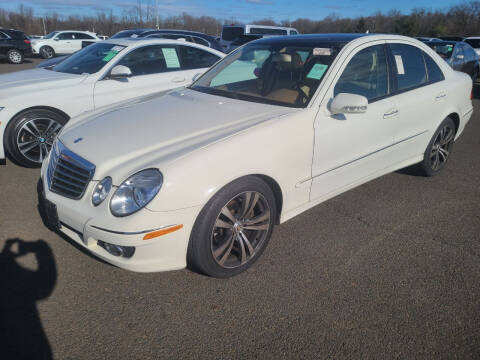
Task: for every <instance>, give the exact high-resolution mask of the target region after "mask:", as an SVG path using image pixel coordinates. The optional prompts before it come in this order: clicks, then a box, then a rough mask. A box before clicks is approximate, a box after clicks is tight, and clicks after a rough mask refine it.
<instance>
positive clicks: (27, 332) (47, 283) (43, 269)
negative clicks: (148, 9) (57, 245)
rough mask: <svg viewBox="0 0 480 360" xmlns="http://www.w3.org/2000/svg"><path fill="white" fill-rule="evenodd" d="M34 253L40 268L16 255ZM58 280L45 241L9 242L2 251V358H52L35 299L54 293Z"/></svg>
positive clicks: (0, 318)
mask: <svg viewBox="0 0 480 360" xmlns="http://www.w3.org/2000/svg"><path fill="white" fill-rule="evenodd" d="M28 254H33V255H34V256H35V257H36V260H37V269H36V270H29V269H26V268H24V267H23V266H21V265H20V264H19V263H18V262H17V258H19V257H21V256H24V255H28ZM56 280H57V269H56V264H55V260H54V257H53V252H52V250H51V248H50V246H49V245H48V244H47V243H46V242H45V241H43V240H37V241H34V242H26V241H24V240H21V239H9V240H7V241H6V243H5V246H4V247H3V250H2V252H1V253H0V359H2V360H9V359H16V360H17V359H18V360H20V359H39V360H40V359H41V360H43V359H52V358H53V356H52V350H51V348H50V344H49V342H48V339H47V337H46V334H45V332H44V330H43V327H42V323H41V321H40V317H39V313H38V310H37V306H36V302H37V301H39V300H42V299H46V298H47V297H48V296H50V294H51V293H52V291H53V289H54V287H55V283H56Z"/></svg>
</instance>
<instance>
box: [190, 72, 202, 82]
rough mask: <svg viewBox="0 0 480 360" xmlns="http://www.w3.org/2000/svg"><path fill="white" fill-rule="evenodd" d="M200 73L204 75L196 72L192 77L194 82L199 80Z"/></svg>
mask: <svg viewBox="0 0 480 360" xmlns="http://www.w3.org/2000/svg"><path fill="white" fill-rule="evenodd" d="M200 75H202V73H196V74H195V75H194V76H193V78H192V83H194V82H195V81H197V80H198V78H199V77H200Z"/></svg>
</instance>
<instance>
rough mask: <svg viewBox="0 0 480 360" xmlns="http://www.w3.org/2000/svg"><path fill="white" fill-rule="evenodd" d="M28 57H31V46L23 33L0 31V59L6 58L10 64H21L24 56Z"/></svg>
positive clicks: (7, 30)
mask: <svg viewBox="0 0 480 360" xmlns="http://www.w3.org/2000/svg"><path fill="white" fill-rule="evenodd" d="M30 55H32V45H31V44H30V40H29V39H28V37H27V35H25V33H23V32H21V31H18V30H11V29H0V58H7V60H8V61H9V62H11V63H12V64H21V63H22V62H23V59H24V58H25V56H30Z"/></svg>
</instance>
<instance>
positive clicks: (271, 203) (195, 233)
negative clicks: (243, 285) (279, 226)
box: [187, 176, 277, 278]
mask: <svg viewBox="0 0 480 360" xmlns="http://www.w3.org/2000/svg"><path fill="white" fill-rule="evenodd" d="M248 193H250V194H252V195H251V197H246V196H247V194H248ZM257 194H258V195H257ZM238 199H247V200H245V203H243V202H239V201H238ZM255 199H256V200H255ZM236 204H238V207H237V208H238V213H235V212H233V213H230V214H231V215H233V214H235V217H236V216H237V215H239V216H240V217H241V218H242V220H241V221H242V222H243V221H245V223H243V226H245V228H241V227H238V228H236V229H235V230H234V226H232V227H231V230H230V229H220V228H219V227H217V226H216V224H217V221H219V219H220V218H221V217H222V216H224V215H223V213H221V212H222V211H224V209H225V208H227V207H228V206H232V207H234V205H236ZM245 205H246V206H245ZM252 205H253V206H252ZM249 208H251V209H252V210H251V212H248V213H246V212H244V210H245V211H247V210H248V209H249ZM266 209H268V214H269V219H268V221H267V220H262V224H261V225H258V226H257V225H255V226H253V224H254V222H253V220H254V219H255V218H257V219H258V218H259V217H264V216H265V214H267V211H266ZM276 209H277V208H276V204H275V197H274V194H273V192H272V190H271V189H270V187H269V186H268V185H267V184H266V183H265V182H264V181H263V180H261V179H260V178H258V177H255V176H247V177H244V178H241V179H238V180H236V181H233V182H232V183H230V184H228V185H226V186H225V187H223V188H222V189H221V190H219V191H218V193H217V194H216V195H215V196H214V197H213V198H212V199H211V200H210V201H209V202H208V203H207V204H206V205H205V206H204V208H203V209H202V211H201V212H200V214H199V215H198V217H197V220H196V221H195V225H194V226H193V229H192V233H191V235H190V242H189V246H188V252H187V263H188V266H189V268H190V269H192V270H194V271H198V272H201V273H203V274H206V275H209V276H213V277H218V278H227V277H230V276H233V275H237V274H239V273H241V272H243V271H245V270H247V269H248V268H249V267H250V266H252V265H253V263H254V262H255V261H256V260H257V259H258V258H259V257H260V256H261V254H262V253H263V251H264V250H265V248H266V247H267V245H268V242H269V240H270V237H271V235H272V231H273V226H274V223H275V219H276V216H277V210H276ZM241 212H242V213H244V214H245V215H240V213H241ZM249 214H251V215H249ZM249 216H250V217H251V219H250V220H246V219H247V217H249ZM224 219H226V217H225V218H224ZM243 219H245V220H243ZM226 221H228V220H226ZM239 221H240V220H239ZM247 221H251V222H250V225H248V224H247V223H246V222H247ZM232 223H233V222H232ZM259 226H262V227H264V228H265V229H264V230H260V231H257V230H249V229H247V228H252V227H259ZM239 228H240V230H238V229H239ZM216 231H220V232H222V231H224V233H222V234H219V233H218V232H216ZM237 231H239V233H242V235H243V236H246V235H248V236H246V237H242V236H240V234H239V233H237ZM222 236H223V237H224V239H227V238H229V239H230V240H226V241H224V243H223V245H220V243H216V242H217V241H221V240H222V239H219V237H220V238H221V237H222ZM242 239H246V240H242ZM227 242H229V243H230V244H233V245H230V247H228V249H227V246H226V243H227ZM247 243H248V244H247ZM247 245H248V246H247ZM215 246H218V247H217V249H216V251H214V247H215ZM232 246H233V247H232ZM222 247H225V249H227V250H226V251H224V252H221V253H220V255H218V257H215V255H214V253H216V252H217V251H218V250H221V249H220V248H222ZM250 249H251V250H254V251H253V252H252V251H251V250H250ZM242 250H243V251H242ZM228 251H229V252H228ZM227 252H228V254H227ZM242 253H243V255H242ZM225 255H226V257H227V258H228V261H230V260H231V261H233V262H237V261H238V265H237V266H233V265H230V264H229V265H227V263H228V261H226V262H225V263H224V264H223V265H220V262H219V258H220V257H222V258H224V257H225ZM244 256H245V259H246V260H245V262H243V258H244Z"/></svg>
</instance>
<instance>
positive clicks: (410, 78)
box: [389, 44, 427, 91]
mask: <svg viewBox="0 0 480 360" xmlns="http://www.w3.org/2000/svg"><path fill="white" fill-rule="evenodd" d="M389 46H390V49H391V51H392V54H393V63H394V67H395V69H394V75H395V78H396V81H397V90H399V91H402V90H408V89H411V88H414V87H417V86H420V85H422V84H424V83H426V82H427V72H426V70H425V62H424V60H423V55H422V50H420V49H419V48H417V47H414V46H411V45H405V44H390V45H389Z"/></svg>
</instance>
